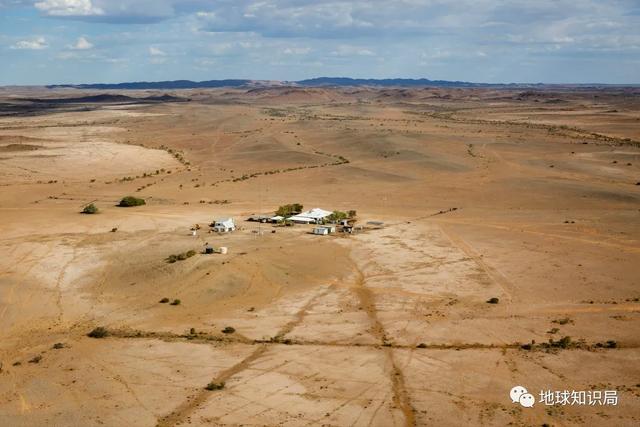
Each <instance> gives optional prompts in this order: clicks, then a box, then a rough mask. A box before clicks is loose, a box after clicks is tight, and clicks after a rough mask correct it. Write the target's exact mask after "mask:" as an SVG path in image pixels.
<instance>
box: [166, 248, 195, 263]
mask: <svg viewBox="0 0 640 427" xmlns="http://www.w3.org/2000/svg"><path fill="white" fill-rule="evenodd" d="M196 253H197V252H196V251H194V250H193V249H191V250H189V251H187V252H182V253H180V254H177V255H169V256H168V257H167V258H166V261H167V262H168V263H169V264H173V263H174V262H176V261H184V260H185V259H188V258H191V257H192V256H194V255H195V254H196Z"/></svg>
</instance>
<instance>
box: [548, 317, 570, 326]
mask: <svg viewBox="0 0 640 427" xmlns="http://www.w3.org/2000/svg"><path fill="white" fill-rule="evenodd" d="M551 323H557V324H558V325H566V324H567V323H573V320H571V319H570V318H569V317H564V318H562V319H556V320H552V321H551Z"/></svg>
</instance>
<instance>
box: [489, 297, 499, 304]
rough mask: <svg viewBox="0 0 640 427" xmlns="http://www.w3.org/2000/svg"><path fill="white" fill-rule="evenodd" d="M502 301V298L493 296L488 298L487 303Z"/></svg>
mask: <svg viewBox="0 0 640 427" xmlns="http://www.w3.org/2000/svg"><path fill="white" fill-rule="evenodd" d="M499 302H500V299H498V298H496V297H493V298H489V299H488V300H487V304H498V303H499Z"/></svg>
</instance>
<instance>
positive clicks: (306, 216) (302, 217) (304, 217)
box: [287, 208, 333, 224]
mask: <svg viewBox="0 0 640 427" xmlns="http://www.w3.org/2000/svg"><path fill="white" fill-rule="evenodd" d="M332 213H333V212H331V211H325V210H324V209H320V208H313V209H311V210H308V211H305V212H300V213H299V214H297V215H294V216H292V217H289V218H287V219H289V220H291V221H293V222H297V223H300V224H314V223H315V224H318V223H320V222H321V221H322V220H323V219H325V218H326V217H328V216H329V215H331V214H332Z"/></svg>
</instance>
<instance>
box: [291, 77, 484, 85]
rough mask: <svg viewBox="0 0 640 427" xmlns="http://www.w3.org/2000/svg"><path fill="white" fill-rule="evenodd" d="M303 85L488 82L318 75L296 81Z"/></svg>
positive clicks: (465, 83) (459, 83) (463, 83)
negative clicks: (313, 77)
mask: <svg viewBox="0 0 640 427" xmlns="http://www.w3.org/2000/svg"><path fill="white" fill-rule="evenodd" d="M295 83H296V84H298V85H301V86H402V87H415V86H436V87H484V86H493V85H490V84H487V83H469V82H460V81H448V80H429V79H352V78H349V77H318V78H315V79H308V80H300V81H297V82H295Z"/></svg>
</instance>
